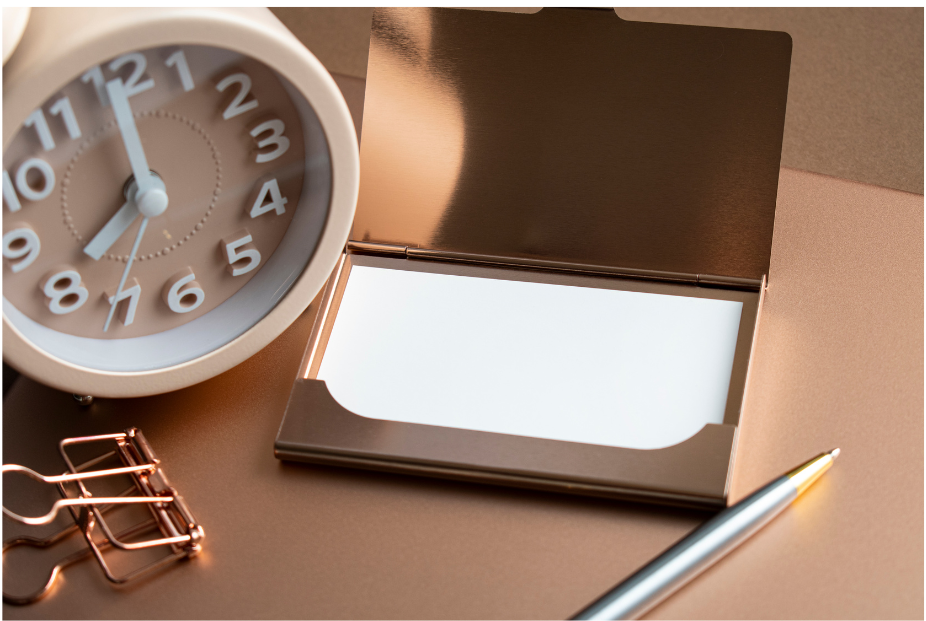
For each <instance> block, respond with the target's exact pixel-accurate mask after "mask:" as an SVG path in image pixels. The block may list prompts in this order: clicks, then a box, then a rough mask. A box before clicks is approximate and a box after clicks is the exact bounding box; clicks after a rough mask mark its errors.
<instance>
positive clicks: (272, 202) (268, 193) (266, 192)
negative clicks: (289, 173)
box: [248, 178, 288, 218]
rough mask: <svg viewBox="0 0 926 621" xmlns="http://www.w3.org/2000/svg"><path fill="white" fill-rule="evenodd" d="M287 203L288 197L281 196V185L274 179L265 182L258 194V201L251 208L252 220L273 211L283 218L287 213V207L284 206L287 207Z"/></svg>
mask: <svg viewBox="0 0 926 621" xmlns="http://www.w3.org/2000/svg"><path fill="white" fill-rule="evenodd" d="M268 199H269V200H268ZM264 201H267V202H264ZM287 202H288V201H287V199H286V197H284V196H283V195H282V194H280V185H279V184H278V183H277V180H276V179H275V178H274V179H271V180H270V181H266V182H264V185H263V186H261V188H260V192H258V193H257V200H255V201H254V206H253V207H251V210H250V211H249V212H248V213H249V214H250V215H251V217H252V218H256V217H257V216H261V215H263V214H265V213H269V212H271V211H275V212H276V213H277V215H278V216H282V215H283V214H284V213H286V207H284V205H286V203H287Z"/></svg>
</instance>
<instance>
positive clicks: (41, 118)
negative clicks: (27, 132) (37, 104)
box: [23, 108, 55, 151]
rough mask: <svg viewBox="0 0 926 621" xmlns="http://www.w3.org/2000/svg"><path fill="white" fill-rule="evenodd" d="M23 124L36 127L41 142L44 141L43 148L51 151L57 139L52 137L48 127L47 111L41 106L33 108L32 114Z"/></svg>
mask: <svg viewBox="0 0 926 621" xmlns="http://www.w3.org/2000/svg"><path fill="white" fill-rule="evenodd" d="M23 125H25V126H26V127H34V128H35V133H37V134H38V135H39V142H41V143H42V148H43V149H45V150H46V151H51V150H52V149H54V148H55V141H54V139H52V137H51V130H50V129H48V121H46V120H45V113H44V112H42V109H41V108H38V109H36V110H33V111H32V114H30V115H29V116H27V117H26V120H25V121H23Z"/></svg>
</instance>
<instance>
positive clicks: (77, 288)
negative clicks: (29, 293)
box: [39, 265, 90, 315]
mask: <svg viewBox="0 0 926 621" xmlns="http://www.w3.org/2000/svg"><path fill="white" fill-rule="evenodd" d="M39 289H41V290H42V293H44V294H45V297H46V298H48V300H46V303H47V304H48V310H50V311H51V312H52V313H54V314H55V315H66V314H68V313H73V312H74V311H76V310H77V309H78V308H80V307H81V306H83V305H84V302H86V301H87V298H88V297H90V292H89V291H87V288H86V287H84V283H83V282H81V279H80V274H78V273H77V270H75V269H74V268H73V267H71V266H69V265H66V266H63V267H57V268H55V269H53V270H52V271H50V272H48V273H47V274H46V275H45V277H44V278H43V279H42V280H41V281H40V282H39Z"/></svg>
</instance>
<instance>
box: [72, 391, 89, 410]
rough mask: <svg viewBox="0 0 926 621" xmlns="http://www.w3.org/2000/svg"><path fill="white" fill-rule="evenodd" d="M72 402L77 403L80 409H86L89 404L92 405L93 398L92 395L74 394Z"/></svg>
mask: <svg viewBox="0 0 926 621" xmlns="http://www.w3.org/2000/svg"><path fill="white" fill-rule="evenodd" d="M74 401H76V402H77V405H80V406H82V407H87V406H88V405H90V404H91V403H93V396H92V395H77V394H75V395H74Z"/></svg>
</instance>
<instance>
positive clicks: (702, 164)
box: [275, 9, 791, 506]
mask: <svg viewBox="0 0 926 621" xmlns="http://www.w3.org/2000/svg"><path fill="white" fill-rule="evenodd" d="M790 54H791V40H790V37H789V36H788V35H787V34H785V33H777V32H764V31H747V30H735V29H722V28H706V27H696V26H677V25H668V24H648V23H635V22H627V21H624V20H621V19H620V18H619V17H618V16H617V15H616V14H614V12H613V11H611V10H579V9H544V10H542V11H540V12H539V13H535V14H527V15H525V14H505V13H490V12H481V11H466V10H453V9H377V10H376V12H375V13H374V18H373V32H372V39H371V45H370V62H369V69H368V78H367V92H366V100H365V106H364V122H363V143H362V146H361V167H362V170H363V175H362V178H361V184H360V198H359V203H358V208H357V213H356V217H355V220H354V226H353V230H352V234H351V238H350V241H349V242H348V245H347V249H346V253H345V256H344V258H343V259H342V261H341V264H340V265H339V266H338V268H337V269H336V271H335V273H334V275H333V277H332V279H331V280H330V281H329V285H328V289H327V290H326V293H325V297H324V301H323V305H322V310H321V311H320V312H319V315H318V318H317V320H316V326H315V329H314V331H313V335H312V338H311V339H310V342H309V345H308V348H307V351H306V358H305V361H304V364H303V367H302V369H301V370H300V375H299V378H298V379H297V381H296V382H295V384H294V387H293V392H292V395H291V398H290V403H289V405H288V407H287V412H286V415H285V418H284V420H283V424H282V426H281V428H280V432H279V435H278V437H277V442H276V444H275V450H276V454H277V456H278V457H280V458H281V459H288V460H300V461H310V462H318V463H329V464H342V465H348V466H355V467H362V468H374V469H381V470H390V471H399V472H409V473H417V474H423V475H429V476H440V477H449V478H456V479H466V480H477V481H485V482H492V483H500V484H506V485H517V486H525V487H533V488H541V489H556V490H561V491H567V492H573V493H586V494H595V495H605V496H613V497H621V498H634V499H640V500H650V501H657V502H671V503H676V504H686V505H697V506H719V505H723V504H724V503H725V502H726V494H727V489H728V485H729V478H730V472H731V469H732V462H733V457H734V453H735V446H736V435H737V427H738V425H739V424H740V412H741V409H742V403H743V398H744V395H745V388H746V380H747V374H748V370H749V360H750V357H751V354H752V349H753V342H754V338H755V332H756V330H755V328H756V325H757V322H758V317H759V312H760V309H761V303H762V296H763V293H764V290H765V279H766V274H767V272H768V265H769V257H770V253H771V239H772V229H773V224H774V213H775V201H776V196H777V183H778V170H779V165H780V156H781V143H782V134H783V128H784V117H785V104H786V99H787V89H788V74H789V69H790ZM354 265H364V266H373V267H381V268H385V269H399V270H413V271H424V272H432V273H443V274H458V275H467V276H474V277H479V278H495V279H502V280H521V281H533V282H550V283H554V284H567V285H577V286H583V287H601V288H605V289H618V290H628V291H645V292H653V293H666V294H669V295H686V293H685V291H689V292H697V295H698V296H701V297H715V298H716V299H737V300H740V301H742V302H743V315H742V320H741V324H740V331H739V335H738V340H737V345H736V356H735V359H734V364H733V371H732V374H731V379H730V387H729V392H728V395H727V407H726V410H725V414H724V417H723V423H722V424H716V425H714V424H708V425H706V426H705V427H704V428H703V429H702V430H701V432H699V433H697V434H695V435H694V436H693V437H691V438H690V439H688V440H686V441H684V442H682V443H681V444H677V445H675V446H670V447H667V448H661V449H657V450H639V449H631V448H616V447H613V446H597V445H594V444H584V443H576V442H564V441H559V440H550V439H541V438H534V437H522V436H517V435H507V434H500V433H490V432H484V431H472V430H468V429H452V428H446V427H438V426H432V425H421V424H414V423H403V422H395V421H382V420H375V419H371V418H366V417H364V416H362V415H358V414H357V413H353V412H350V411H348V410H347V409H345V408H344V407H342V406H341V405H340V404H338V403H337V401H335V399H334V398H333V397H332V396H331V394H330V392H329V391H328V389H327V387H326V385H325V383H324V382H322V381H320V380H317V379H314V378H315V377H316V374H317V373H318V369H319V365H320V363H321V360H322V359H323V357H324V353H325V347H326V344H327V339H328V338H329V336H330V334H331V330H332V327H333V325H334V322H335V320H336V318H337V315H338V309H339V304H340V300H341V297H342V296H343V293H344V290H345V287H346V286H347V282H348V280H349V278H350V271H351V269H352V266H354ZM705 294H707V295H705ZM731 295H733V296H734V297H732V298H731V297H730V296H731ZM360 355H362V352H358V356H360Z"/></svg>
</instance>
